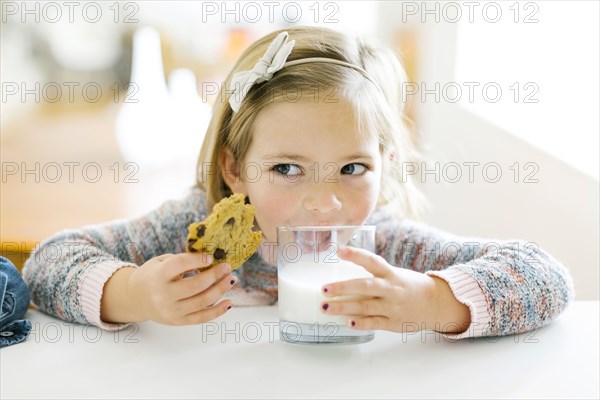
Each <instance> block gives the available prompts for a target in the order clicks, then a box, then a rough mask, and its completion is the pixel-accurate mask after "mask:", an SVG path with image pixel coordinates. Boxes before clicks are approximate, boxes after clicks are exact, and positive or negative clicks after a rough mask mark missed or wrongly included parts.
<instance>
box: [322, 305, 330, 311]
mask: <svg viewBox="0 0 600 400" xmlns="http://www.w3.org/2000/svg"><path fill="white" fill-rule="evenodd" d="M328 308H329V304H327V303H325V304H323V310H325V311H327V309H328Z"/></svg>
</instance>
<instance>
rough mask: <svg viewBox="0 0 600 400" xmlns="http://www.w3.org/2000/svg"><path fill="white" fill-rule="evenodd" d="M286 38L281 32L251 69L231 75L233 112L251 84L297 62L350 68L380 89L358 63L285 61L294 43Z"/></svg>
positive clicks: (322, 58)
mask: <svg viewBox="0 0 600 400" xmlns="http://www.w3.org/2000/svg"><path fill="white" fill-rule="evenodd" d="M287 38H288V33H287V32H281V33H280V34H279V35H277V37H276V38H275V39H273V41H272V42H271V44H270V45H269V48H268V49H267V51H266V52H265V54H264V55H263V56H262V57H261V58H260V59H259V60H258V62H257V63H256V64H255V65H254V68H252V70H249V71H240V72H237V73H236V74H234V75H233V77H232V78H231V85H230V86H229V89H230V91H231V93H232V94H231V97H230V98H229V104H230V105H231V109H232V110H233V111H234V112H238V111H239V110H240V105H241V104H242V101H244V98H245V97H246V95H247V94H248V91H249V90H250V88H252V86H254V85H255V84H256V83H262V82H266V81H268V80H269V79H271V78H272V77H273V74H274V73H275V72H277V71H279V70H280V69H282V68H284V67H290V66H292V65H298V64H307V63H312V62H324V63H329V64H337V65H342V66H344V67H348V68H352V69H353V70H355V71H358V72H360V73H361V74H362V75H363V76H364V77H365V78H367V79H368V80H370V81H371V82H373V84H374V85H375V86H376V87H377V88H378V89H379V90H380V91H381V89H380V88H379V85H378V84H377V82H376V81H375V80H374V79H373V78H372V77H371V76H370V75H369V74H368V73H367V71H365V70H364V69H363V68H361V67H359V66H358V65H354V64H350V63H347V62H345V61H340V60H336V59H335V58H326V57H310V58H301V59H298V60H293V61H288V62H286V59H287V58H288V56H289V55H290V53H291V52H292V48H293V47H294V44H295V43H296V41H294V40H291V41H289V42H288V41H287Z"/></svg>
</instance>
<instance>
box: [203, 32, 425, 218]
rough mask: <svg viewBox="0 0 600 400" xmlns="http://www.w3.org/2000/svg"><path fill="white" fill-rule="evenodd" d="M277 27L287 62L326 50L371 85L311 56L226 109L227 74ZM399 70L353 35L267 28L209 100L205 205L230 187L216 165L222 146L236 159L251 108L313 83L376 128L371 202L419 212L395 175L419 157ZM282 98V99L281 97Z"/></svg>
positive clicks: (248, 62)
mask: <svg viewBox="0 0 600 400" xmlns="http://www.w3.org/2000/svg"><path fill="white" fill-rule="evenodd" d="M283 31H287V32H288V33H289V40H295V42H296V43H295V45H294V48H293V50H292V52H291V53H290V55H289V56H288V58H287V61H292V60H298V59H304V58H309V57H326V58H333V59H337V60H340V61H344V62H348V63H351V64H354V65H357V66H359V67H361V68H363V69H364V70H365V71H367V73H368V74H369V75H370V76H371V77H372V78H374V80H375V82H376V83H377V84H374V83H373V82H370V81H369V80H368V79H366V78H365V77H364V76H363V75H362V74H361V73H359V72H357V71H355V70H354V69H352V68H348V67H345V66H340V65H337V64H331V63H323V62H311V63H304V64H299V65H293V66H287V67H284V68H283V69H281V70H280V71H278V72H276V73H275V74H274V75H273V77H272V78H271V79H270V80H269V81H267V82H264V83H261V84H257V85H255V86H254V87H252V88H251V89H250V91H249V92H248V94H247V96H246V97H245V98H244V100H243V101H242V103H241V106H240V109H239V111H238V112H237V113H234V112H233V110H232V109H231V107H230V105H229V102H228V100H229V97H230V96H231V95H232V93H231V92H230V91H229V87H230V84H231V78H232V76H233V75H234V74H235V73H237V72H239V71H244V70H251V69H252V68H253V67H254V64H256V62H257V61H258V59H259V58H260V57H261V56H262V55H263V54H264V53H265V51H266V50H267V48H268V46H269V44H270V43H271V42H272V41H273V39H274V38H275V37H276V36H277V35H278V34H279V33H280V32H283ZM403 82H406V74H405V72H404V69H403V68H402V65H401V63H400V61H399V59H398V58H397V57H396V56H395V55H394V53H393V52H392V51H391V50H390V49H388V48H386V47H382V46H379V45H377V44H374V43H370V42H367V41H365V40H363V39H360V38H353V37H351V36H348V35H345V34H342V33H340V32H336V31H333V30H331V29H327V28H316V27H289V28H286V29H282V30H278V31H275V32H272V33H270V34H268V35H266V36H264V37H262V38H261V39H259V40H258V41H256V42H255V43H254V44H252V45H251V46H250V47H249V48H248V49H246V51H244V53H243V54H242V55H241V56H240V58H239V60H238V62H237V63H236V64H235V66H234V67H233V69H232V70H231V72H230V73H229V75H228V76H227V78H226V80H225V82H224V85H223V87H222V88H221V92H220V93H219V97H218V98H219V99H220V100H219V101H216V102H215V104H214V107H213V114H212V118H211V120H210V123H209V126H208V129H207V131H206V135H205V138H204V143H203V144H202V149H201V150H200V156H199V157H198V164H197V176H196V185H197V186H198V187H199V188H201V189H203V190H204V191H205V192H206V196H207V207H208V209H209V210H210V209H211V208H212V206H213V205H214V204H215V203H217V202H218V201H219V200H221V199H222V198H223V197H227V196H229V195H230V194H231V190H230V188H229V187H228V186H227V184H226V183H225V180H224V178H223V174H222V172H221V155H222V153H223V150H224V149H226V148H227V149H229V150H230V151H231V152H232V154H233V157H234V159H235V160H237V161H240V160H243V158H244V156H245V155H246V153H247V151H248V149H249V147H250V144H251V141H252V127H253V124H254V121H255V119H256V116H257V115H258V113H259V112H260V111H261V110H263V109H264V108H265V107H267V106H268V105H269V104H272V103H273V102H276V101H285V99H284V96H286V94H287V93H314V91H315V88H334V90H336V91H337V94H339V95H341V96H342V97H343V98H344V100H346V101H348V102H350V103H351V104H352V105H353V106H354V109H355V111H356V112H355V116H356V126H357V127H358V131H359V132H360V133H361V134H373V135H376V136H377V138H378V140H379V143H380V151H381V154H382V156H383V160H384V171H383V175H382V183H381V191H380V194H379V200H378V203H377V206H378V207H381V206H384V205H387V206H388V207H389V208H390V210H391V211H392V212H393V213H394V214H395V215H397V216H398V217H400V218H411V219H420V218H421V217H422V214H423V212H424V211H425V210H426V209H427V206H428V204H427V201H426V200H425V197H424V196H423V195H422V193H421V192H420V191H419V190H418V188H417V187H416V185H415V183H414V181H413V178H412V175H409V176H404V177H403V176H402V163H406V162H415V161H416V160H417V159H420V158H421V157H420V154H419V152H418V151H417V150H416V148H415V145H414V143H413V142H412V140H411V137H410V133H409V129H408V126H407V121H406V120H405V119H404V104H403V102H402V101H401V97H400V96H401V88H402V83H403ZM288 101H289V99H288Z"/></svg>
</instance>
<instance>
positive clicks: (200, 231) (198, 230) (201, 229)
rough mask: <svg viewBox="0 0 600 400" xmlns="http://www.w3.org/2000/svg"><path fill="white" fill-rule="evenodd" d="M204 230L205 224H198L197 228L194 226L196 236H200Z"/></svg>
mask: <svg viewBox="0 0 600 400" xmlns="http://www.w3.org/2000/svg"><path fill="white" fill-rule="evenodd" d="M205 231H206V226H205V225H204V224H200V225H198V228H196V236H198V237H199V238H201V237H202V236H204V232H205Z"/></svg>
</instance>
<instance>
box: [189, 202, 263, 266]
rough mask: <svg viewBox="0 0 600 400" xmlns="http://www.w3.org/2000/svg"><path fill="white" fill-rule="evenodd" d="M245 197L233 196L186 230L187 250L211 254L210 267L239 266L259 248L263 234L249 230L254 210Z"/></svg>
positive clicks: (252, 224) (216, 205) (252, 223)
mask: <svg viewBox="0 0 600 400" xmlns="http://www.w3.org/2000/svg"><path fill="white" fill-rule="evenodd" d="M244 199H245V196H244V195H243V194H241V193H234V194H232V195H231V196H229V197H226V198H224V199H222V200H221V201H219V202H218V203H217V204H215V206H214V208H213V211H212V213H211V214H210V215H209V216H208V217H207V218H206V219H205V220H204V221H200V222H194V223H192V224H190V226H189V227H188V237H187V251H188V252H192V253H193V252H202V253H206V254H211V255H212V256H213V262H212V264H211V266H212V265H215V264H219V263H229V264H230V265H231V268H232V269H235V268H237V267H239V266H240V265H242V264H243V263H244V261H246V260H247V259H248V258H250V256H251V255H252V254H254V252H255V251H256V249H257V248H258V246H259V244H260V241H261V239H262V232H260V231H257V232H254V231H252V227H253V226H254V212H255V211H256V207H254V206H253V205H251V204H245V201H244Z"/></svg>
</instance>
